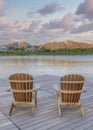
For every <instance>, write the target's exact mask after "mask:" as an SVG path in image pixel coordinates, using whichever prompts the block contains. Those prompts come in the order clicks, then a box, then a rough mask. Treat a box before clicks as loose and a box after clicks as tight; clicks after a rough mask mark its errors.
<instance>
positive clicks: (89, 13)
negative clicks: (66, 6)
mask: <svg viewBox="0 0 93 130" xmlns="http://www.w3.org/2000/svg"><path fill="white" fill-rule="evenodd" d="M76 14H77V15H82V16H83V17H84V18H87V19H93V0H85V1H84V2H83V3H81V4H80V5H79V6H78V9H77V11H76Z"/></svg>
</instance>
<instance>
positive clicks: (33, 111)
mask: <svg viewBox="0 0 93 130" xmlns="http://www.w3.org/2000/svg"><path fill="white" fill-rule="evenodd" d="M34 114H35V104H33V105H32V115H34Z"/></svg>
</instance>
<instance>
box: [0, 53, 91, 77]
mask: <svg viewBox="0 0 93 130" xmlns="http://www.w3.org/2000/svg"><path fill="white" fill-rule="evenodd" d="M16 72H24V73H29V74H32V75H33V76H35V75H46V74H48V75H57V76H62V75H64V74H68V73H78V74H82V75H84V76H85V77H91V79H92V77H93V56H92V55H84V56H79V55H77V56H1V57H0V77H1V78H8V76H9V75H10V74H12V73H16Z"/></svg>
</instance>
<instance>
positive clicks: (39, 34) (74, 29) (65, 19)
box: [0, 0, 93, 45]
mask: <svg viewBox="0 0 93 130" xmlns="http://www.w3.org/2000/svg"><path fill="white" fill-rule="evenodd" d="M64 40H74V41H79V42H86V43H92V44H93V0H0V44H6V43H11V42H17V41H26V42H28V43H29V44H31V45H40V44H44V43H47V42H53V41H64Z"/></svg>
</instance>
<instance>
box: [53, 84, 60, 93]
mask: <svg viewBox="0 0 93 130" xmlns="http://www.w3.org/2000/svg"><path fill="white" fill-rule="evenodd" d="M53 88H54V89H55V90H56V91H57V92H60V90H59V88H58V85H57V84H55V85H53Z"/></svg>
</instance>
